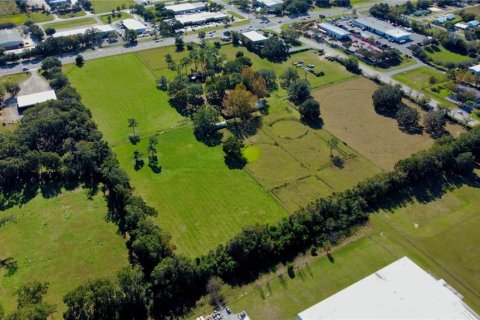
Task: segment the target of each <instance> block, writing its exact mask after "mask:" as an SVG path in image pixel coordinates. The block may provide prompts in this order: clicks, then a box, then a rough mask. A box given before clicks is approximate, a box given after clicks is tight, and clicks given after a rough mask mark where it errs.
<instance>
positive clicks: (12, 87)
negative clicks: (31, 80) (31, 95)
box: [5, 82, 20, 97]
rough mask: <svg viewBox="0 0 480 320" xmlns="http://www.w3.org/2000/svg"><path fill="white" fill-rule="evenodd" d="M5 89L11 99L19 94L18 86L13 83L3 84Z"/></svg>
mask: <svg viewBox="0 0 480 320" xmlns="http://www.w3.org/2000/svg"><path fill="white" fill-rule="evenodd" d="M5 89H6V90H7V92H8V93H9V94H10V95H11V96H12V97H15V96H16V95H17V93H19V92H20V86H19V85H18V83H14V82H5Z"/></svg>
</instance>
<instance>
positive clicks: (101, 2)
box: [92, 0, 135, 13]
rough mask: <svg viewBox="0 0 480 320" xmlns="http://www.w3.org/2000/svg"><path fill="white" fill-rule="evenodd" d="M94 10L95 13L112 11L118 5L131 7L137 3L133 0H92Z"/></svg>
mask: <svg viewBox="0 0 480 320" xmlns="http://www.w3.org/2000/svg"><path fill="white" fill-rule="evenodd" d="M92 4H93V10H94V11H95V13H102V12H108V11H112V9H115V10H116V9H117V7H120V8H122V6H124V7H125V8H127V9H128V8H129V7H130V6H132V5H134V4H135V1H133V0H92Z"/></svg>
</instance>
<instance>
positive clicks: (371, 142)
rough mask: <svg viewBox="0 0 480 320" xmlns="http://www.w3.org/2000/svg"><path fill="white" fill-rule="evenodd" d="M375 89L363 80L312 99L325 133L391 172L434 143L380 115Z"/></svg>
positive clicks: (456, 130)
mask: <svg viewBox="0 0 480 320" xmlns="http://www.w3.org/2000/svg"><path fill="white" fill-rule="evenodd" d="M376 88H377V85H376V84H375V83H374V82H372V81H370V80H368V79H365V78H361V79H355V80H352V81H348V82H344V83H341V84H338V85H335V86H330V87H327V88H321V89H319V90H316V91H314V92H313V96H314V97H315V98H316V99H317V100H318V101H319V102H320V104H321V112H322V117H323V119H324V122H325V129H326V130H328V131H329V132H331V133H332V134H333V135H335V136H336V137H338V138H339V139H341V140H342V141H343V142H344V143H345V144H347V145H348V146H349V147H351V148H352V149H353V150H355V151H357V152H359V153H360V154H362V155H364V156H365V157H366V158H367V159H369V160H370V161H372V162H373V163H374V164H376V165H377V166H378V167H380V168H382V169H384V170H391V169H393V166H394V165H395V163H396V162H397V161H398V160H400V159H404V158H406V157H408V156H409V155H411V154H412V153H415V152H417V151H420V150H424V149H427V148H428V147H430V146H431V145H432V144H433V139H431V138H430V136H429V135H428V134H426V133H423V134H416V135H410V134H406V133H404V132H402V131H401V130H400V129H399V128H398V124H397V121H396V120H395V119H393V118H389V117H384V116H381V115H379V114H377V113H376V112H375V109H374V107H373V101H372V94H373V92H374V91H375V90H376ZM405 103H408V102H405ZM420 112H421V115H422V116H423V115H424V114H425V113H424V112H423V111H420ZM420 123H421V122H420ZM447 130H448V131H450V132H451V133H452V134H453V135H454V136H456V135H458V134H460V133H461V132H463V129H462V128H461V127H460V126H458V125H451V124H449V125H447Z"/></svg>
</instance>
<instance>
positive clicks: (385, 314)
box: [297, 257, 479, 320]
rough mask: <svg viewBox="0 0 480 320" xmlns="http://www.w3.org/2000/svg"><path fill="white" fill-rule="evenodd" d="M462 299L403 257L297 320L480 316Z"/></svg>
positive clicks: (326, 300)
mask: <svg viewBox="0 0 480 320" xmlns="http://www.w3.org/2000/svg"><path fill="white" fill-rule="evenodd" d="M462 298H463V297H462V296H461V295H460V294H459V293H458V292H456V291H455V290H454V289H453V288H452V287H450V286H449V285H448V284H447V283H446V282H445V281H444V280H442V279H440V280H438V279H435V278H434V277H432V275H430V274H429V273H427V272H426V271H425V270H423V269H422V268H420V267H419V266H418V265H416V264H415V263H414V262H413V261H412V260H410V259H409V258H407V257H403V258H401V259H399V260H397V261H395V262H393V263H392V264H390V265H388V266H386V267H385V268H383V269H381V270H379V271H377V272H375V273H373V274H371V275H369V276H368V277H366V278H363V279H362V280H360V281H358V282H357V283H354V284H353V285H351V286H350V287H347V288H346V289H344V290H342V291H340V292H338V293H336V294H334V295H333V296H331V297H329V298H327V299H325V300H323V301H322V302H320V303H318V304H316V305H314V306H312V307H310V308H308V309H307V310H304V311H302V312H300V313H299V314H298V315H297V320H320V319H479V317H478V315H477V314H475V312H474V311H473V310H472V309H470V308H469V307H468V306H467V305H466V304H465V303H464V302H463V301H462Z"/></svg>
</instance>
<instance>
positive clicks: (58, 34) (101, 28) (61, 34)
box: [53, 24, 115, 38]
mask: <svg viewBox="0 0 480 320" xmlns="http://www.w3.org/2000/svg"><path fill="white" fill-rule="evenodd" d="M92 29H93V30H95V31H99V32H103V33H108V32H112V31H115V29H114V28H113V27H112V26H110V25H108V24H104V25H102V24H99V25H95V26H90V27H83V28H77V29H70V30H64V31H58V32H55V33H54V34H53V37H54V38H57V37H68V36H74V35H77V34H84V33H85V32H87V31H88V30H92Z"/></svg>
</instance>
